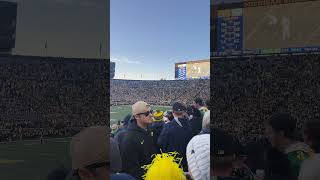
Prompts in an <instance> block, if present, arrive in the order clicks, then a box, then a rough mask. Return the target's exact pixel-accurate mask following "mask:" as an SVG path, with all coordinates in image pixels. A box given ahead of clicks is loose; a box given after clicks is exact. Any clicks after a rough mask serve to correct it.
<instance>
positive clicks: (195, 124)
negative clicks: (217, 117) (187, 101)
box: [187, 106, 202, 136]
mask: <svg viewBox="0 0 320 180" xmlns="http://www.w3.org/2000/svg"><path fill="white" fill-rule="evenodd" d="M187 111H188V114H189V123H190V127H191V129H192V133H193V136H195V135H197V134H199V133H200V131H201V128H202V118H201V112H200V111H199V110H198V109H197V108H194V107H192V106H189V107H188V108H187Z"/></svg>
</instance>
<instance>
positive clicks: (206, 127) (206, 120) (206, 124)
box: [200, 110, 211, 134]
mask: <svg viewBox="0 0 320 180" xmlns="http://www.w3.org/2000/svg"><path fill="white" fill-rule="evenodd" d="M210 122H211V119H210V110H208V111H207V112H205V113H204V116H203V120H202V130H201V132H200V134H210Z"/></svg>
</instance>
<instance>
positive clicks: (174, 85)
mask: <svg viewBox="0 0 320 180" xmlns="http://www.w3.org/2000/svg"><path fill="white" fill-rule="evenodd" d="M209 91H210V80H208V79H195V80H188V81H183V80H160V81H141V80H117V79H113V80H111V84H110V99H111V105H112V106H113V105H131V104H133V103H135V102H137V101H140V100H143V101H146V102H148V103H150V104H152V105H172V102H174V101H176V100H179V101H181V102H184V103H186V104H189V103H192V101H193V98H194V97H198V96H201V97H202V98H203V99H209V95H210V93H209Z"/></svg>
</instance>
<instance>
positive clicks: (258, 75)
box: [210, 54, 320, 143]
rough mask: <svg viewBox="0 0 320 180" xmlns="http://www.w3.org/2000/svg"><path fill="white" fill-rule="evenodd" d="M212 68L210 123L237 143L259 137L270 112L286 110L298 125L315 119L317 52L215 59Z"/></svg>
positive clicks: (318, 73) (319, 63)
mask: <svg viewBox="0 0 320 180" xmlns="http://www.w3.org/2000/svg"><path fill="white" fill-rule="evenodd" d="M213 69H214V71H213V72H212V80H211V84H212V89H211V94H210V96H211V99H212V105H213V107H212V109H213V111H212V113H213V124H214V125H215V126H216V127H219V128H222V129H225V130H226V131H228V132H230V133H231V134H233V135H236V136H238V137H240V140H241V142H243V143H247V142H248V141H251V140H254V139H259V138H261V137H262V135H263V132H264V131H263V128H264V126H263V122H264V121H265V120H267V119H269V118H270V116H271V114H272V113H273V112H276V111H287V112H289V113H290V114H292V116H293V117H294V118H296V119H297V120H298V128H301V125H302V124H303V122H305V121H307V120H311V119H317V118H319V117H320V114H319V106H318V105H319V103H320V102H319V101H320V91H319V88H320V80H319V79H320V61H319V55H311V54H310V55H307V56H306V55H296V56H279V57H251V58H243V60H232V59H231V60H223V61H221V60H217V61H214V63H213Z"/></svg>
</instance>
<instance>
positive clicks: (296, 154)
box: [285, 142, 312, 177]
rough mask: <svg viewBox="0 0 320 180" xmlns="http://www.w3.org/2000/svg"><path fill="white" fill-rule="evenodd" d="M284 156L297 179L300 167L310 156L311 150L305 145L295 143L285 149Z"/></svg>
mask: <svg viewBox="0 0 320 180" xmlns="http://www.w3.org/2000/svg"><path fill="white" fill-rule="evenodd" d="M285 154H287V157H288V159H289V162H290V166H291V170H292V172H293V174H294V176H295V177H298V176H299V172H300V166H301V164H302V162H303V161H304V160H305V159H307V158H309V156H310V155H311V154H312V149H311V148H310V147H309V146H308V145H306V144H305V143H302V142H297V143H295V144H292V145H290V146H289V147H288V148H286V150H285Z"/></svg>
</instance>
